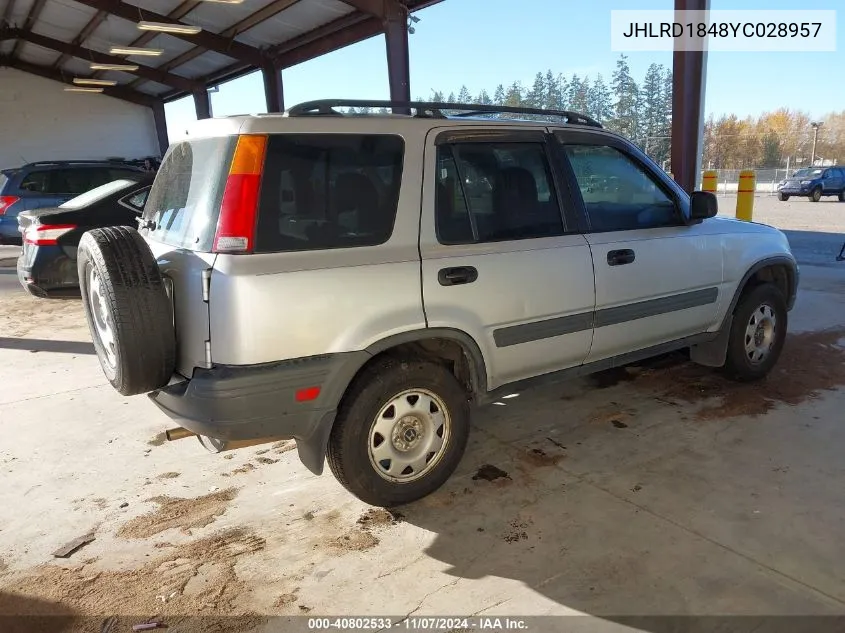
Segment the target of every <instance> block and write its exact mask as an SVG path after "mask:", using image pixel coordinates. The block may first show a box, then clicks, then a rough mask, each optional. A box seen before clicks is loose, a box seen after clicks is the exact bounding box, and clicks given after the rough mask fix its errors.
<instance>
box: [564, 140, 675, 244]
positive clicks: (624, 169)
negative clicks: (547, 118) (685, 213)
mask: <svg viewBox="0 0 845 633" xmlns="http://www.w3.org/2000/svg"><path fill="white" fill-rule="evenodd" d="M564 151H565V152H566V155H567V157H568V158H569V162H570V164H571V165H572V169H573V171H574V172H575V179H576V180H577V181H578V187H579V189H580V190H581V197H582V198H583V200H584V207H585V209H586V212H587V216H588V217H589V220H590V228H591V230H592V231H632V230H636V229H650V228H657V227H662V226H677V225H679V224H682V222H681V219H680V217H679V215H678V212H677V209H676V205H675V201H674V199H673V198H672V196H671V195H670V194H669V193H668V192H667V191H665V190H664V189H663V188H662V187H661V186H660V185H659V184H658V182H657V180H655V179H654V178H653V177H652V176H651V175H650V174H649V173H648V172H647V171H646V170H645V168H644V167H642V166H641V165H639V164H638V163H636V162H635V161H634V160H633V159H631V158H629V157H628V156H627V155H626V154H624V153H623V152H621V151H619V150H617V149H615V148H613V147H609V146H607V145H565V146H564Z"/></svg>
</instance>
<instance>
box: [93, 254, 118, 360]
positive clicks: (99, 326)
mask: <svg viewBox="0 0 845 633" xmlns="http://www.w3.org/2000/svg"><path fill="white" fill-rule="evenodd" d="M88 307H89V308H90V309H91V320H92V321H93V323H94V330H95V331H96V332H97V338H98V339H99V340H100V345H101V347H102V348H103V353H104V355H105V359H104V360H105V361H106V364H107V365H108V366H109V367H111V368H112V369H115V368H116V367H117V351H116V347H115V338H114V319H113V318H112V315H111V311H110V310H109V307H108V301H107V299H106V293H105V290H104V289H103V282H102V280H101V279H100V275H99V274H97V271H96V270H95V269H94V267H93V266H92V267H91V268H89V269H88Z"/></svg>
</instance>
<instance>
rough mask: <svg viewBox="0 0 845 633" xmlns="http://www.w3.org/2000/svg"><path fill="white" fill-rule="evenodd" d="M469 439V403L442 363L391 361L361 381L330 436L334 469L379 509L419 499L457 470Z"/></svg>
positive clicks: (354, 386) (351, 390)
mask: <svg viewBox="0 0 845 633" xmlns="http://www.w3.org/2000/svg"><path fill="white" fill-rule="evenodd" d="M468 436H469V401H468V398H467V394H466V392H465V391H464V389H463V388H462V387H461V385H460V383H458V381H457V379H456V378H455V377H454V376H453V375H452V374H451V372H449V371H448V370H447V369H446V368H445V367H443V366H442V365H439V364H436V363H432V362H428V361H420V360H412V359H408V360H397V359H390V358H387V359H384V360H382V361H376V362H375V363H374V364H373V365H372V366H370V367H368V368H366V369H365V370H364V372H363V373H362V374H361V375H360V376H359V377H358V378H356V379H355V381H354V382H353V384H352V385H351V386H350V388H349V392H348V393H347V395H346V396H344V399H343V402H342V404H341V406H340V409H339V411H338V417H337V420H336V421H335V425H334V428H333V429H332V433H331V437H330V438H329V447H328V462H329V467H330V468H331V470H332V473H334V475H335V477H336V478H337V479H338V481H339V482H340V483H341V484H342V485H343V486H344V487H345V488H346V489H347V490H349V491H350V492H351V493H352V494H354V495H355V496H356V497H358V498H359V499H361V500H362V501H365V502H366V503H369V504H372V505H376V506H386V507H390V506H396V505H402V504H406V503H410V502H412V501H416V500H418V499H421V498H422V497H425V496H426V495H428V494H431V493H432V492H434V491H435V490H437V489H438V488H439V487H440V486H442V485H443V483H444V482H445V481H446V480H447V479H448V478H449V476H450V475H451V474H452V473H453V472H454V470H455V468H456V467H457V465H458V462H460V460H461V457H462V456H463V453H464V449H465V448H466V443H467V438H468Z"/></svg>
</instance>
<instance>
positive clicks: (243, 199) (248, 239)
mask: <svg viewBox="0 0 845 633" xmlns="http://www.w3.org/2000/svg"><path fill="white" fill-rule="evenodd" d="M266 153H267V137H266V136H263V135H256V134H244V135H242V136H239V137H238V144H237V146H236V147H235V155H234V156H233V157H232V165H231V167H230V168H229V176H228V177H227V178H226V188H225V189H224V190H223V202H222V203H221V205H220V219H219V220H218V222H217V233H216V234H215V235H214V252H215V253H249V252H251V251H252V248H253V246H254V244H253V243H254V241H255V222H256V217H257V214H258V196H259V192H260V189H261V173H262V171H263V170H264V156H265V154H266Z"/></svg>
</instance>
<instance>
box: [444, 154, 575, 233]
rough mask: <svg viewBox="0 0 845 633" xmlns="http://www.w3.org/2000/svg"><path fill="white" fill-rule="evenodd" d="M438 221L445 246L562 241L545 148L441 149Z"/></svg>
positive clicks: (561, 222)
mask: <svg viewBox="0 0 845 633" xmlns="http://www.w3.org/2000/svg"><path fill="white" fill-rule="evenodd" d="M435 186H436V192H435V220H436V229H437V236H438V239H439V241H440V242H441V243H443V244H471V243H476V242H495V241H501V240H521V239H531V238H541V237H551V236H556V235H563V232H564V229H563V221H562V219H561V214H560V207H559V206H558V202H557V197H556V196H555V192H554V186H553V184H552V177H551V171H550V169H549V163H548V160H547V159H546V153H545V146H544V145H543V144H542V143H454V144H451V145H441V146H439V147H438V149H437V181H436V185H435Z"/></svg>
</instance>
